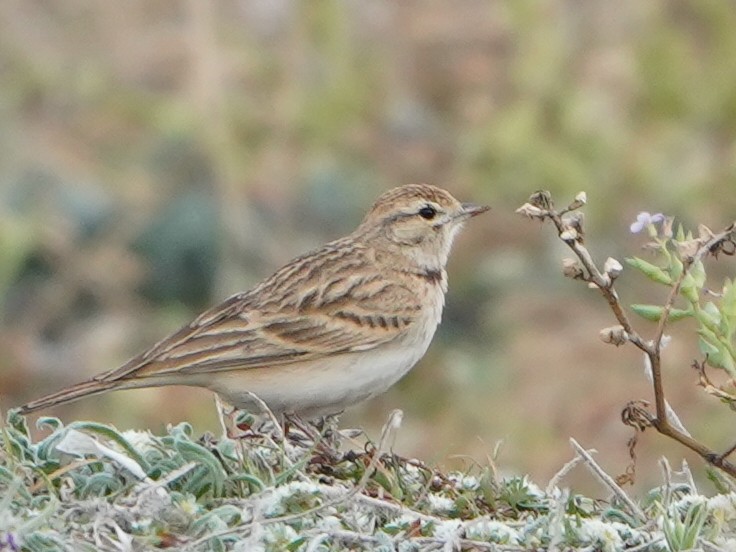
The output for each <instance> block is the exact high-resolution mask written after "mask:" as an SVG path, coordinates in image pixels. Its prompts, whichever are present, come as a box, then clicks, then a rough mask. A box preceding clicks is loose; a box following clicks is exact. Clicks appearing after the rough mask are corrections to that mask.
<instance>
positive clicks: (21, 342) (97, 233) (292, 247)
mask: <svg viewBox="0 0 736 552" xmlns="http://www.w3.org/2000/svg"><path fill="white" fill-rule="evenodd" d="M0 26H1V27H0V309H1V314H2V322H1V326H0V347H1V350H2V354H1V355H0V405H1V406H2V408H3V410H5V409H7V408H10V407H12V406H17V405H19V404H20V403H22V402H24V401H26V400H29V399H31V398H34V397H36V396H38V395H40V394H42V393H45V392H49V391H52V390H55V389H58V388H59V387H62V386H65V385H68V384H71V383H74V382H76V381H78V380H80V379H83V378H86V377H89V376H91V375H93V374H95V373H97V372H100V371H103V370H108V369H111V368H113V367H115V366H117V365H118V364H120V363H122V362H123V361H125V360H126V359H127V358H128V357H130V356H132V355H133V354H136V353H138V352H140V351H141V350H142V349H144V348H146V347H148V346H150V345H151V344H152V343H153V342H155V341H157V340H158V339H160V338H161V337H163V336H165V335H166V334H167V333H169V332H170V331H172V330H174V329H176V328H177V327H178V326H180V325H181V324H184V323H186V322H188V321H189V320H190V319H191V318H192V317H193V316H194V315H195V314H196V313H197V312H198V311H200V310H201V309H203V308H205V307H206V306H209V305H211V304H214V303H215V302H217V301H219V300H221V299H223V298H225V297H226V296H227V295H229V294H231V293H233V292H236V291H240V290H245V289H248V288H250V287H252V286H253V285H254V284H256V283H257V282H258V281H259V280H260V279H262V278H264V277H266V276H268V275H269V274H270V273H271V272H273V271H274V270H275V269H276V268H278V267H279V266H280V265H282V264H283V263H285V262H287V261H288V260H289V259H290V258H292V257H293V256H295V255H297V254H300V253H302V252H304V251H306V250H308V249H310V248H313V247H315V246H317V245H320V244H321V243H323V242H325V241H327V240H330V239H333V238H336V237H339V236H341V235H343V234H345V233H348V232H349V231H351V230H352V229H353V228H354V227H355V226H356V225H357V224H358V222H359V221H360V219H361V218H362V216H363V214H364V212H365V211H366V210H367V208H368V206H369V205H370V204H371V202H372V201H373V200H374V199H375V197H376V196H378V194H379V193H381V192H382V191H384V190H386V189H387V188H389V187H393V186H395V185H398V184H403V183H409V182H431V183H435V184H438V185H441V186H443V187H446V188H447V189H449V190H450V191H451V192H452V193H453V194H454V195H456V196H457V197H459V198H460V199H462V200H464V201H475V202H479V203H489V204H491V205H492V206H493V211H492V212H491V213H490V214H488V215H485V216H484V217H481V218H478V219H475V220H473V221H472V223H471V224H469V225H468V228H467V229H466V231H465V233H464V234H463V235H462V236H461V238H460V239H459V241H458V243H457V245H456V248H455V252H454V255H453V257H452V259H451V264H450V267H449V274H450V292H449V296H448V304H447V310H446V314H445V317H444V322H443V324H442V326H441V327H440V329H439V331H438V333H437V336H436V338H435V341H434V343H433V345H432V347H431V348H430V351H429V353H428V354H427V356H426V357H425V359H424V360H423V361H422V362H421V363H420V364H419V365H418V366H417V367H416V368H415V369H414V370H413V371H412V372H411V374H410V375H409V376H408V377H407V378H405V379H404V380H403V381H401V382H400V384H399V385H397V386H396V387H395V388H394V389H392V390H391V391H390V392H389V393H387V394H386V395H385V396H382V397H380V398H378V399H375V400H373V401H372V402H370V403H368V404H365V405H363V406H361V407H359V408H356V409H354V410H352V411H350V412H349V413H348V414H346V415H345V416H344V419H343V425H345V426H353V427H354V426H364V427H366V428H367V429H368V431H369V434H370V435H372V436H373V437H377V435H378V432H379V430H380V426H381V424H382V423H383V422H384V421H385V419H386V416H387V414H388V412H389V411H390V410H391V409H393V408H401V409H403V410H404V413H405V417H404V424H403V426H402V428H401V430H400V432H399V434H398V437H397V440H396V443H395V447H394V448H395V450H396V451H397V452H399V453H401V454H404V455H408V456H417V457H419V458H422V459H423V460H425V461H426V462H428V463H430V464H439V465H441V466H444V467H450V468H452V467H468V466H470V465H472V464H473V463H474V462H478V463H484V462H486V458H487V457H488V456H490V455H492V454H493V451H494V448H495V447H496V445H497V443H499V442H501V441H502V442H503V444H502V446H501V449H500V454H499V456H498V460H497V463H498V466H499V468H500V469H501V470H502V471H503V472H505V473H529V474H530V475H531V476H532V478H533V479H534V480H535V481H537V482H538V483H540V484H546V482H547V480H548V479H549V478H550V477H551V476H552V475H553V474H554V473H555V472H556V471H557V470H558V469H559V468H560V467H561V466H562V465H563V464H564V463H565V462H566V461H567V460H569V459H570V458H571V457H572V452H571V449H570V447H569V444H568V438H569V437H571V436H572V437H575V438H576V439H578V440H579V441H580V442H581V444H583V446H586V447H591V448H595V449H597V450H598V451H599V455H598V459H599V460H600V462H601V464H602V465H603V466H604V468H606V469H607V470H608V471H609V472H610V473H612V474H614V475H615V474H618V473H621V472H623V471H624V469H625V467H626V465H627V463H628V452H627V448H626V442H627V440H628V438H629V437H630V436H631V433H630V430H629V429H628V428H626V427H624V426H623V425H622V424H621V422H620V419H619V415H620V411H621V409H622V408H623V407H624V405H625V404H626V402H627V401H628V400H631V399H639V398H645V399H650V398H651V394H650V389H649V386H648V384H647V382H646V380H645V378H644V375H643V367H642V358H641V356H640V355H639V354H638V353H637V352H636V351H635V350H634V349H633V348H631V347H628V348H626V347H624V348H621V349H615V348H614V347H611V346H607V345H604V344H603V343H602V342H601V341H600V340H599V339H598V330H599V329H600V328H602V327H604V326H609V325H611V324H612V323H613V319H612V316H611V314H610V313H609V311H608V310H607V307H606V305H605V302H604V301H603V300H602V299H601V298H600V297H599V296H598V295H597V294H596V293H594V292H592V291H590V290H587V289H586V288H585V286H584V285H583V284H580V283H576V282H572V281H569V280H566V279H564V278H563V277H562V275H561V270H560V261H561V258H562V257H563V256H566V255H567V254H566V252H565V251H564V248H563V246H562V245H560V244H558V243H557V241H556V239H555V238H554V236H553V232H552V231H551V228H549V227H543V226H541V225H540V224H539V223H538V222H533V221H529V220H524V219H522V218H521V217H519V216H518V215H515V214H514V210H515V209H516V208H517V207H518V206H520V205H521V204H522V203H523V202H524V201H526V198H527V197H528V196H529V195H530V194H531V193H532V192H534V191H536V190H538V189H548V190H551V191H552V193H553V195H554V197H555V198H556V199H557V201H558V203H559V204H563V203H567V202H568V201H570V200H571V199H572V197H573V196H574V195H575V194H576V193H577V192H579V191H581V190H585V191H587V193H588V199H589V205H588V207H587V208H586V216H587V223H586V224H587V232H588V234H587V240H588V245H589V246H590V248H591V250H592V252H593V253H594V255H595V256H596V257H597V259H598V260H599V261H601V262H602V261H603V260H605V258H606V257H608V256H609V255H610V256H614V257H617V258H619V259H623V257H625V256H627V255H635V254H640V248H641V245H642V244H643V241H644V238H642V237H641V236H632V235H631V234H630V233H629V230H628V227H629V224H630V223H631V222H632V221H633V220H634V219H635V216H636V213H637V212H638V211H641V210H649V211H652V212H664V213H666V214H670V215H675V216H677V217H678V218H679V219H680V220H681V221H684V222H685V223H686V224H690V225H695V224H697V223H699V222H702V223H706V224H708V225H710V226H712V227H713V228H720V227H722V226H725V225H726V224H728V223H729V222H730V221H731V220H733V219H734V218H735V214H736V193H734V191H735V190H736V188H734V185H735V184H736V142H735V138H736V61H735V60H736V33H734V32H733V29H734V28H736V4H734V3H732V2H723V1H720V0H671V1H664V0H651V1H648V2H641V1H640V0H619V1H617V2H610V1H608V0H588V1H586V2H579V1H572V0H568V1H564V0H536V1H532V0H503V1H502V0H458V1H455V2H434V1H430V2H427V1H421V2H420V1H418V0H413V1H412V0H405V1H402V2H394V1H391V0H372V1H371V2H360V1H355V0H342V1H338V0H320V1H314V2H295V1H293V0H292V1H290V0H241V1H237V0H231V1H226V0H222V1H213V2H201V1H199V0H189V1H176V0H129V1H127V2H117V3H116V2H102V1H94V0H93V1H89V0H87V1H81V0H66V1H65V2H42V1H37V0H5V1H3V2H2V3H0ZM733 264H734V263H733V260H730V259H726V260H725V261H723V262H722V263H719V265H718V266H717V267H714V270H716V274H720V276H718V277H717V279H716V284H715V285H718V284H717V280H718V278H721V277H722V276H723V275H724V274H728V273H731V274H733V272H734V266H733ZM719 271H720V272H719ZM620 291H621V293H622V295H623V300H624V302H626V303H632V302H646V301H662V300H663V299H664V289H663V288H661V289H660V288H657V287H654V286H651V285H648V284H646V283H645V282H643V280H642V278H639V277H637V275H635V274H633V273H631V272H625V273H624V275H623V276H622V278H621V281H620ZM637 323H639V327H640V329H641V331H642V332H643V333H644V334H645V335H651V333H652V332H653V330H654V328H653V326H651V325H648V323H646V322H643V321H641V322H640V321H638V320H637ZM690 329H691V328H688V326H687V323H684V325H683V327H682V331H681V333H678V331H677V330H675V340H674V343H673V344H672V345H671V346H670V347H669V348H668V349H667V351H666V355H665V377H666V381H665V385H666V388H667V391H668V398H669V399H670V401H671V402H672V404H673V406H674V407H675V409H676V410H677V411H678V412H679V413H680V414H681V416H682V418H683V421H684V422H685V424H686V425H687V426H688V427H689V428H690V430H691V431H692V432H693V433H694V434H695V435H696V436H697V437H699V438H701V439H703V440H704V441H706V442H707V443H708V444H711V445H712V446H715V447H718V448H725V447H726V446H728V445H730V444H731V443H732V442H733V441H734V440H736V432H734V431H733V427H734V424H733V418H732V417H731V415H730V414H729V412H728V411H726V410H725V409H724V408H723V407H722V406H720V405H718V404H717V403H715V401H714V400H713V399H711V398H710V397H707V396H705V395H704V394H703V393H702V392H701V391H700V390H699V389H698V388H697V387H696V386H695V383H696V377H695V374H694V373H693V371H692V370H691V369H690V368H689V365H690V363H691V361H692V359H693V358H695V357H696V356H697V354H698V353H697V347H696V344H695V340H694V337H693V336H692V334H691V333H688V330H690ZM48 414H54V415H58V416H61V417H63V419H64V420H66V421H71V420H73V419H77V418H90V419H94V420H98V421H102V422H112V423H114V424H115V425H116V426H118V427H119V428H133V427H134V428H151V429H153V430H154V431H159V430H161V428H163V427H164V426H165V424H167V423H177V422H179V421H182V420H190V421H191V422H193V423H194V425H195V429H196V430H197V431H206V430H213V431H216V430H217V429H218V426H217V423H216V418H215V411H214V407H213V401H212V398H211V395H210V394H209V393H208V392H206V391H201V390H191V389H186V388H167V389H159V390H141V391H128V392H122V393H113V394H109V395H106V396H102V397H98V398H91V399H87V400H84V401H81V402H78V403H75V404H73V405H70V406H68V407H64V408H57V409H55V410H52V411H50V412H48ZM638 452H639V461H638V465H637V467H638V476H639V478H638V480H637V488H640V489H641V490H643V489H644V488H645V486H647V485H652V484H657V483H659V482H660V481H661V477H660V472H659V468H658V466H657V460H658V458H659V457H660V456H661V455H662V454H666V455H667V456H668V458H669V459H670V461H671V462H673V464H675V465H677V464H679V462H680V459H681V458H682V457H683V450H682V449H681V448H680V447H678V446H675V445H671V444H669V443H668V442H667V440H666V439H665V438H663V437H660V436H658V435H656V434H654V433H653V432H651V431H649V432H647V434H645V436H644V437H643V438H642V440H641V442H640V445H639V449H638ZM691 464H692V465H694V466H695V467H696V468H697V470H698V472H699V473H701V474H702V464H701V463H700V462H699V461H697V460H694V459H692V458H691ZM568 481H569V482H571V483H573V484H575V485H576V486H577V488H579V489H583V490H585V489H588V490H589V492H596V491H598V492H601V491H600V489H599V488H598V487H597V486H596V484H595V483H594V482H592V481H591V480H590V478H589V476H588V475H587V474H586V473H584V470H582V469H579V470H578V471H576V472H575V473H574V474H573V475H572V476H571V477H570V478H569V479H568ZM602 494H604V495H605V493H602Z"/></svg>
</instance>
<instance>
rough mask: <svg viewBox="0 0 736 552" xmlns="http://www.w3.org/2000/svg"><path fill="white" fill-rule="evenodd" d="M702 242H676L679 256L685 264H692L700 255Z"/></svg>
mask: <svg viewBox="0 0 736 552" xmlns="http://www.w3.org/2000/svg"><path fill="white" fill-rule="evenodd" d="M701 245H702V242H701V241H700V240H686V241H682V242H678V241H676V242H675V247H676V248H677V254H678V255H679V256H680V260H681V261H682V262H683V263H686V264H688V263H691V262H693V261H694V260H695V256H696V255H697V254H698V250H699V249H700V247H701Z"/></svg>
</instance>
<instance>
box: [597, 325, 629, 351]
mask: <svg viewBox="0 0 736 552" xmlns="http://www.w3.org/2000/svg"><path fill="white" fill-rule="evenodd" d="M598 335H599V337H600V338H601V341H603V343H610V344H611V345H615V346H616V347H618V346H619V345H623V344H624V343H626V342H627V341H628V340H629V334H628V333H626V330H624V327H623V326H611V327H610V328H603V329H602V330H601V331H600V332H599V334H598Z"/></svg>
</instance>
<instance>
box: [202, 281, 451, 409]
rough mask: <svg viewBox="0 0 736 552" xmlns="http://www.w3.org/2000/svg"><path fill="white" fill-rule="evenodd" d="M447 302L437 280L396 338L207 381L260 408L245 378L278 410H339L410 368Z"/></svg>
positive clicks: (231, 398)
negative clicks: (416, 316) (419, 313)
mask: <svg viewBox="0 0 736 552" xmlns="http://www.w3.org/2000/svg"><path fill="white" fill-rule="evenodd" d="M443 280H444V278H443ZM443 284H444V281H443ZM442 287H444V285H443V286H442ZM443 306H444V290H442V289H440V286H434V289H433V290H432V293H431V301H429V304H428V305H427V306H426V307H425V309H424V310H423V312H422V316H421V317H420V318H419V319H418V320H416V321H415V323H414V325H413V326H412V328H411V331H410V332H409V333H407V334H406V335H405V336H403V337H402V338H400V339H397V340H396V341H393V342H391V343H387V344H383V345H380V346H378V347H376V348H374V349H370V350H367V351H359V352H353V353H347V354H342V355H336V356H333V357H326V358H323V359H318V360H312V361H308V362H297V363H294V364H287V365H281V366H275V367H264V368H252V369H247V370H237V371H232V372H222V373H217V374H212V379H211V381H210V382H208V383H207V384H206V387H209V388H210V389H212V390H213V391H215V392H217V393H219V394H220V395H222V396H223V398H224V399H225V400H226V401H228V402H229V403H231V404H232V405H234V406H237V407H240V408H246V409H249V410H254V409H256V410H257V408H256V407H255V405H254V404H253V401H252V399H251V398H250V397H249V396H248V395H247V394H244V393H238V392H237V391H235V390H236V389H243V388H244V387H246V386H245V385H243V382H247V389H248V391H250V392H252V393H255V394H256V395H257V396H258V397H259V398H261V399H262V400H263V401H264V402H265V403H266V404H267V405H268V406H269V407H270V408H271V410H273V411H274V412H275V413H282V412H288V413H296V414H299V415H301V416H303V417H305V418H311V417H316V416H320V415H324V414H334V413H336V412H340V411H342V410H344V409H345V408H347V407H349V406H353V405H355V404H357V403H359V402H361V401H364V400H366V399H369V398H371V397H374V396H376V395H380V394H381V393H383V392H385V391H386V390H387V389H388V388H389V387H391V386H392V385H393V384H395V383H396V382H397V381H398V380H399V379H401V378H402V377H403V376H405V375H406V374H407V372H409V370H411V368H412V367H413V366H414V365H415V364H416V363H417V362H418V361H419V359H421V358H422V357H423V356H424V353H425V352H426V351H427V348H428V347H429V344H430V342H431V341H432V337H433V336H434V332H435V330H436V329H437V325H438V324H439V321H440V317H441V315H442V308H443ZM236 382H237V383H236Z"/></svg>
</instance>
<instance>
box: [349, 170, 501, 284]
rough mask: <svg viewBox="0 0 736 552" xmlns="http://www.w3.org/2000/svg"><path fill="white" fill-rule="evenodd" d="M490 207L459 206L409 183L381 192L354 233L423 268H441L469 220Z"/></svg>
mask: <svg viewBox="0 0 736 552" xmlns="http://www.w3.org/2000/svg"><path fill="white" fill-rule="evenodd" d="M488 209H489V207H486V206H482V205H475V204H472V203H460V202H459V201H458V200H457V199H455V198H454V197H453V196H452V195H450V193H449V192H446V191H445V190H443V189H441V188H437V187H436V186H430V185H428V184H408V185H406V186H400V187H398V188H394V189H392V190H388V191H387V192H385V193H383V194H382V195H381V196H380V197H379V198H378V199H377V200H376V202H375V203H374V204H373V206H372V207H371V209H370V211H368V214H367V215H366V217H365V218H364V219H363V222H362V223H361V224H360V226H359V227H358V230H357V232H359V233H361V234H363V235H364V237H365V238H366V239H367V240H370V241H373V242H374V243H375V245H376V246H379V247H380V246H383V247H386V248H389V249H391V250H393V251H396V252H400V253H401V254H404V255H406V256H408V257H409V258H410V260H411V261H414V262H416V264H417V265H418V266H419V267H420V268H422V269H432V270H437V269H442V268H444V267H445V265H446V264H447V258H448V256H449V254H450V249H451V247H452V242H453V240H454V239H455V236H456V235H457V233H458V231H459V230H460V229H461V228H462V226H463V223H465V222H466V221H467V220H468V219H469V218H471V217H474V216H476V215H479V214H481V213H484V212H486V211H487V210H488Z"/></svg>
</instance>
